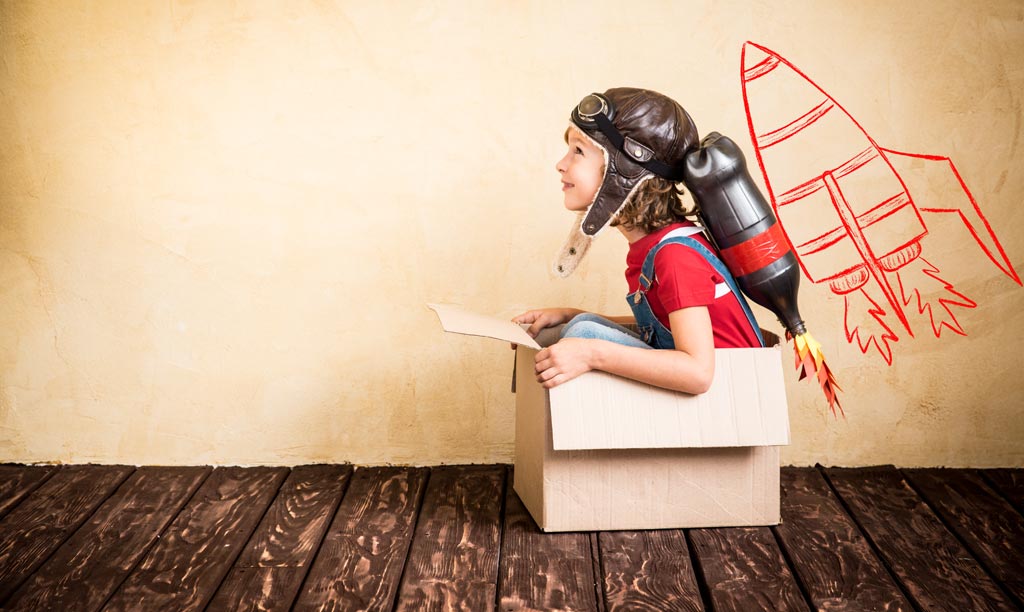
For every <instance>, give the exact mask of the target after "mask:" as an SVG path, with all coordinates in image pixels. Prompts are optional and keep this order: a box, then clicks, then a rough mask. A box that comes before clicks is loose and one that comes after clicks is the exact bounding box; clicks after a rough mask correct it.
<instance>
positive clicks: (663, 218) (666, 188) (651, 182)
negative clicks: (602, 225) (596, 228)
mask: <svg viewBox="0 0 1024 612" xmlns="http://www.w3.org/2000/svg"><path fill="white" fill-rule="evenodd" d="M682 195H683V190H682V189H680V188H679V185H678V184H676V183H673V182H671V181H669V180H667V179H663V178H661V177H660V176H655V177H652V178H649V179H647V180H645V181H644V182H642V183H640V185H638V186H637V188H636V190H634V191H633V193H632V195H630V197H629V198H628V199H627V200H626V203H625V204H624V205H623V206H622V208H621V209H620V210H619V212H618V214H616V215H615V218H614V219H612V222H611V225H612V227H615V226H617V225H622V226H623V227H625V228H626V229H628V230H633V229H639V230H642V231H643V232H644V233H647V234H650V233H651V232H654V231H656V230H659V229H661V228H663V227H665V226H667V225H671V224H673V223H678V222H680V221H683V220H685V219H686V217H689V216H693V215H695V214H697V204H696V203H693V205H692V206H690V207H687V206H686V204H685V203H684V202H683V199H682V197H681V196H682Z"/></svg>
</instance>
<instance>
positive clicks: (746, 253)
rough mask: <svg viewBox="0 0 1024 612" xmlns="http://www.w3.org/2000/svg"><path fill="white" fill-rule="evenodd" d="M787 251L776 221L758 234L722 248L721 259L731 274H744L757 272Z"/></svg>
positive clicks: (786, 244) (787, 247) (780, 228)
mask: <svg viewBox="0 0 1024 612" xmlns="http://www.w3.org/2000/svg"><path fill="white" fill-rule="evenodd" d="M788 252H789V243H788V242H786V237H785V235H783V233H782V226H781V225H779V223H778V222H775V223H773V224H772V226H771V227H769V228H768V229H766V230H765V231H763V232H761V233H760V234H758V235H756V236H754V237H753V238H750V239H749V240H746V241H744V242H741V243H739V244H736V245H733V246H731V247H729V248H727V249H722V261H724V262H725V265H726V266H728V267H729V271H730V272H732V275H733V276H746V275H747V274H750V273H752V272H757V271H758V270H760V269H761V268H763V267H765V266H767V265H768V264H770V263H772V262H774V261H776V260H778V259H779V258H781V257H782V256H783V255H785V254H786V253H788Z"/></svg>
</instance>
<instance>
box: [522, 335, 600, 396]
mask: <svg viewBox="0 0 1024 612" xmlns="http://www.w3.org/2000/svg"><path fill="white" fill-rule="evenodd" d="M595 342H597V341H595V340H586V339H583V338H563V339H562V340H559V341H558V343H557V344H552V345H551V346H549V347H548V348H546V349H544V350H542V351H541V352H539V353H537V359H536V361H535V365H534V371H535V372H536V373H537V382H539V383H541V386H543V387H544V388H545V389H551V388H552V387H557V386H558V385H560V384H562V383H564V382H568V381H570V380H572V379H574V378H576V377H577V376H579V375H580V374H583V373H586V372H589V371H590V370H592V369H593V365H592V364H593V359H594V343H595Z"/></svg>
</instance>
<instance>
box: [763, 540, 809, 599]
mask: <svg viewBox="0 0 1024 612" xmlns="http://www.w3.org/2000/svg"><path fill="white" fill-rule="evenodd" d="M768 530H769V531H771V533H772V536H773V537H774V538H775V545H776V546H778V547H779V552H780V553H782V560H783V561H785V562H786V565H787V566H788V567H789V573H790V574H793V580H795V581H796V586H797V588H798V589H800V594H801V595H803V597H804V602H805V603H807V609H808V612H810V611H811V610H816V609H817V608H816V607H815V606H814V600H813V599H812V598H811V593H810V591H809V590H808V589H807V585H806V584H804V580H803V578H801V577H800V574H799V572H797V571H796V563H794V562H793V557H792V556H791V555H790V554H789V550H788V549H787V548H786V545H785V544H784V543H783V541H782V538H780V537H779V533H778V531H776V527H775V526H769V527H768Z"/></svg>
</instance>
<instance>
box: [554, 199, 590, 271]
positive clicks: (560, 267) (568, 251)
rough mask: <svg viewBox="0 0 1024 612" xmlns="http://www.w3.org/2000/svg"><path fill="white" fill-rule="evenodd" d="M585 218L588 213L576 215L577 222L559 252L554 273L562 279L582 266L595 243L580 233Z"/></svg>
mask: <svg viewBox="0 0 1024 612" xmlns="http://www.w3.org/2000/svg"><path fill="white" fill-rule="evenodd" d="M585 216H586V212H580V213H579V214H577V215H576V222H575V223H573V224H572V229H571V230H570V231H569V237H568V238H566V241H565V244H564V245H563V246H562V250H561V251H559V252H558V258H557V259H556V260H555V263H554V265H553V266H552V270H553V271H554V273H555V274H556V275H558V276H560V277H562V278H567V277H568V276H569V275H570V274H572V273H573V272H575V271H576V267H577V266H579V265H580V261H581V260H582V259H583V256H584V255H586V254H587V251H588V250H589V249H590V245H591V243H593V242H594V239H593V238H591V237H590V236H588V235H586V234H584V233H583V232H582V231H580V225H582V223H583V218H584V217H585Z"/></svg>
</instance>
